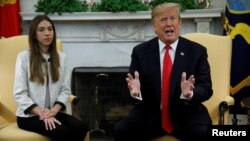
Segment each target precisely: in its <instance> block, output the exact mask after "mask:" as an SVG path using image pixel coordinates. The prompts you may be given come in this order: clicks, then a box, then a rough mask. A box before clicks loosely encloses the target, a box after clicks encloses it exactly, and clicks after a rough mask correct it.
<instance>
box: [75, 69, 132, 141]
mask: <svg viewBox="0 0 250 141" xmlns="http://www.w3.org/2000/svg"><path fill="white" fill-rule="evenodd" d="M127 72H128V67H77V68H74V69H73V72H72V93H73V94H74V95H76V96H77V97H78V98H79V101H78V102H77V110H78V113H73V114H77V115H78V116H79V118H80V119H81V120H82V121H83V122H84V123H85V124H87V125H88V126H89V129H90V138H91V139H100V138H101V139H103V140H112V138H113V127H114V125H115V123H116V122H117V121H118V120H119V119H121V118H123V117H125V116H127V114H128V112H129V111H130V110H131V108H132V107H133V103H134V101H133V99H132V98H131V97H130V95H129V90H128V88H127V83H126V81H125V78H126V76H127Z"/></svg>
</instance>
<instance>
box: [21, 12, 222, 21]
mask: <svg viewBox="0 0 250 141" xmlns="http://www.w3.org/2000/svg"><path fill="white" fill-rule="evenodd" d="M222 12H224V9H198V10H186V11H184V12H182V13H181V18H182V19H189V18H201V17H202V18H219V17H221V16H222V14H221V13H222ZM20 14H21V16H22V18H23V20H24V21H30V20H32V18H33V17H34V16H36V15H38V14H43V13H42V12H21V13H20ZM150 14H151V11H138V12H136V13H129V12H119V13H112V12H74V13H63V14H62V15H58V14H49V16H50V18H51V19H52V20H54V21H64V20H66V21H109V20H111V21H112V20H133V21H134V20H150V18H151V15H150Z"/></svg>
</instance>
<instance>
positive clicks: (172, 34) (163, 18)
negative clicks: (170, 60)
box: [153, 9, 181, 44]
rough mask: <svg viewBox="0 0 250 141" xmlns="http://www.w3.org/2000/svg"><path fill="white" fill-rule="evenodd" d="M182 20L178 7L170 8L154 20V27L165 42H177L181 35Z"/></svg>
mask: <svg viewBox="0 0 250 141" xmlns="http://www.w3.org/2000/svg"><path fill="white" fill-rule="evenodd" d="M180 27H181V20H180V18H179V13H178V12H177V10H176V9H168V10H166V11H165V12H163V13H161V14H158V15H157V16H156V17H155V18H154V20H153V28H154V31H155V33H156V34H157V36H158V38H159V39H160V40H161V41H162V42H164V43H165V44H171V43H173V42H175V41H176V40H177V39H178V37H179V35H180Z"/></svg>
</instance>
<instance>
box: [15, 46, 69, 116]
mask: <svg viewBox="0 0 250 141" xmlns="http://www.w3.org/2000/svg"><path fill="white" fill-rule="evenodd" d="M59 58H60V59H59V60H60V68H59V72H60V78H59V80H58V81H57V82H56V83H53V82H52V80H51V77H50V81H49V85H50V89H49V91H50V105H51V106H53V105H54V104H55V102H56V101H59V102H61V103H64V104H65V105H66V103H67V100H68V98H69V96H70V94H71V89H70V77H71V74H70V73H69V69H68V66H67V63H66V55H65V54H64V53H63V52H60V51H59ZM49 69H50V68H49ZM29 76H30V51H29V49H27V50H24V51H22V52H20V53H19V54H18V55H17V60H16V70H15V81H14V99H15V100H16V102H17V105H18V108H17V111H16V115H17V116H19V117H31V116H34V115H33V114H32V113H28V114H25V113H24V111H25V110H26V109H27V108H29V107H30V106H31V105H33V104H37V105H38V106H40V107H44V106H45V95H46V83H44V84H43V85H41V84H38V83H35V82H31V81H30V80H29ZM44 77H45V80H46V76H44Z"/></svg>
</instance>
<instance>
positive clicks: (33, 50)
mask: <svg viewBox="0 0 250 141" xmlns="http://www.w3.org/2000/svg"><path fill="white" fill-rule="evenodd" d="M42 21H48V22H50V23H51V25H52V27H53V31H54V36H53V40H52V43H51V45H50V47H49V54H50V57H51V63H50V65H51V66H50V68H51V69H50V74H51V77H52V81H53V82H56V81H58V79H59V77H60V73H59V68H60V62H59V55H58V52H57V48H56V30H55V25H54V23H53V22H52V20H51V19H50V18H49V17H48V16H47V15H37V16H36V17H35V18H34V19H33V20H32V21H31V24H30V30H29V48H30V78H29V79H30V80H31V81H34V82H37V83H38V84H44V82H45V77H44V76H45V75H44V72H43V69H42V66H43V65H42V64H43V62H44V58H43V56H42V54H41V52H40V47H39V44H38V41H37V39H36V32H37V27H38V24H39V23H40V22H42Z"/></svg>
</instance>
